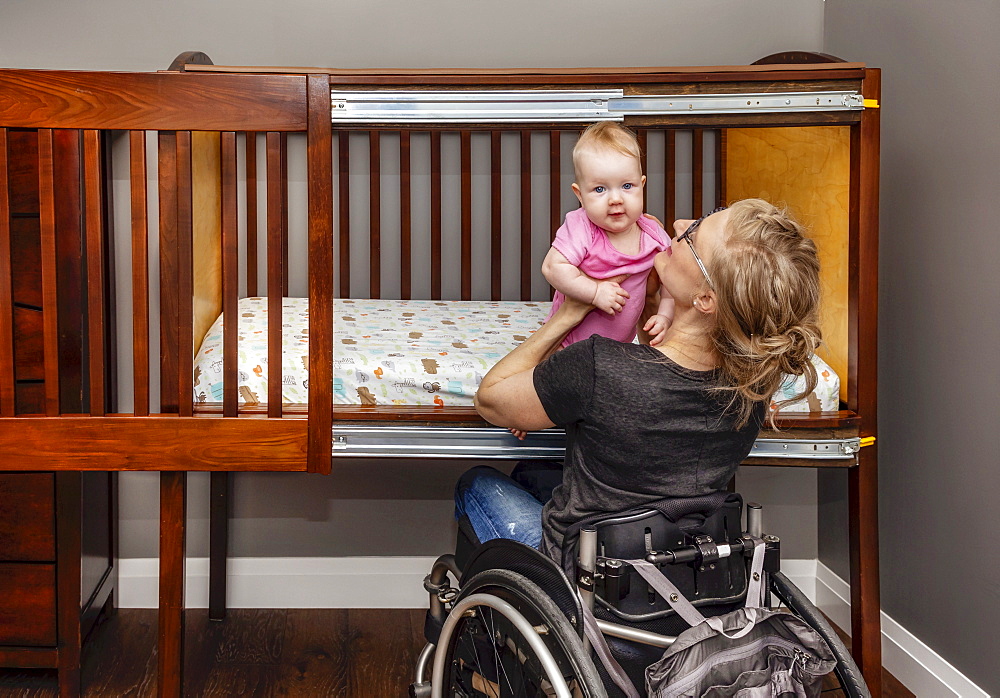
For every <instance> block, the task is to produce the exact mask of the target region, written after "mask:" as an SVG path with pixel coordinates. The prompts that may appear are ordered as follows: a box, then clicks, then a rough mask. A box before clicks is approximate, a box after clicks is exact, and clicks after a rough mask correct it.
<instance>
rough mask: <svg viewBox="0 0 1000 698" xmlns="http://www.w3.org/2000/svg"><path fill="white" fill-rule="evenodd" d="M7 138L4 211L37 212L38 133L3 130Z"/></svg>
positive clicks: (18, 212)
mask: <svg viewBox="0 0 1000 698" xmlns="http://www.w3.org/2000/svg"><path fill="white" fill-rule="evenodd" d="M3 131H4V133H5V134H6V139H7V158H8V159H7V162H8V165H7V167H8V170H7V178H8V194H9V197H10V198H9V199H8V206H9V208H8V209H7V210H9V211H10V213H11V214H15V215H34V216H37V215H38V207H39V204H38V132H37V131H35V130H29V131H20V130H8V129H3Z"/></svg>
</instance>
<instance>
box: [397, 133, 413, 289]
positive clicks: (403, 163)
mask: <svg viewBox="0 0 1000 698" xmlns="http://www.w3.org/2000/svg"><path fill="white" fill-rule="evenodd" d="M410 165H411V163H410V132H409V131H400V133H399V297H400V298H402V299H403V300H409V299H410V297H411V294H412V291H411V285H412V281H411V275H412V268H413V249H412V240H411V235H412V230H413V220H412V215H413V213H412V211H413V204H412V201H411V197H412V195H413V193H412V191H411V182H410Z"/></svg>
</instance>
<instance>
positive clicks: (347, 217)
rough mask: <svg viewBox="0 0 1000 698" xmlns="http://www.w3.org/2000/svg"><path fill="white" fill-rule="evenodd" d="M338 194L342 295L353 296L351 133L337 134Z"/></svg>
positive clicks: (344, 296) (342, 132)
mask: <svg viewBox="0 0 1000 698" xmlns="http://www.w3.org/2000/svg"><path fill="white" fill-rule="evenodd" d="M337 159H338V161H339V162H338V163H337V165H338V167H337V176H338V181H337V194H338V204H339V209H340V219H339V221H338V225H337V228H338V230H337V234H338V236H339V238H340V269H339V271H340V297H341V298H350V297H351V184H350V180H351V134H350V132H349V131H341V132H340V133H339V134H337Z"/></svg>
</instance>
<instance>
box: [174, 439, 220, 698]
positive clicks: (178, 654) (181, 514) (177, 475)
mask: <svg viewBox="0 0 1000 698" xmlns="http://www.w3.org/2000/svg"><path fill="white" fill-rule="evenodd" d="M226 421H227V422H228V421H231V420H226ZM186 538H187V473H186V472H183V471H181V472H163V473H160V589H159V595H160V606H159V613H158V616H157V643H156V648H157V686H156V694H157V695H158V696H160V698H180V696H181V695H182V692H183V689H184V579H185V566H186V555H185V541H186Z"/></svg>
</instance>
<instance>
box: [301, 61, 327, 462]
mask: <svg viewBox="0 0 1000 698" xmlns="http://www.w3.org/2000/svg"><path fill="white" fill-rule="evenodd" d="M308 79H309V82H308V87H309V132H308V136H307V138H308V171H307V173H306V175H307V179H308V181H309V269H310V273H309V298H310V305H311V306H312V307H311V311H310V314H309V380H310V385H311V386H312V387H311V389H310V390H309V437H308V438H309V450H308V461H307V464H306V466H307V470H309V471H310V472H318V473H324V474H325V473H329V472H330V460H331V459H330V435H331V432H332V426H333V392H332V387H333V200H332V196H333V172H332V163H331V162H330V149H331V147H332V141H331V138H332V135H333V134H332V132H331V131H330V82H329V77H328V76H326V75H310V76H309V78H308Z"/></svg>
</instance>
